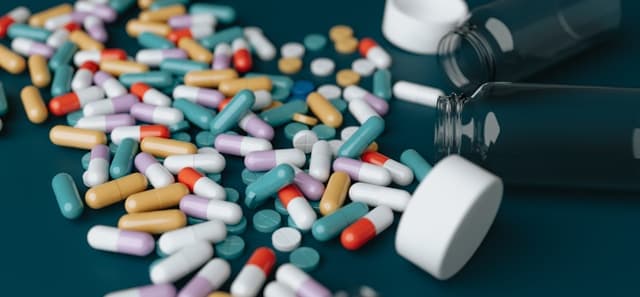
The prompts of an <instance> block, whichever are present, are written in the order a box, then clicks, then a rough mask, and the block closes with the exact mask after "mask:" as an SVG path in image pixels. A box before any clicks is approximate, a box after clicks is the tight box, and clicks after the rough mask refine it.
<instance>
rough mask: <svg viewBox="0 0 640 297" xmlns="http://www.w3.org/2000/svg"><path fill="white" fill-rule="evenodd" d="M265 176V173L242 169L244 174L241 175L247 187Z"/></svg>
mask: <svg viewBox="0 0 640 297" xmlns="http://www.w3.org/2000/svg"><path fill="white" fill-rule="evenodd" d="M263 174H264V173H262V172H256V171H251V170H249V169H246V168H245V169H242V173H241V174H240V175H241V176H242V182H243V183H244V184H245V185H249V184H251V183H253V182H254V181H256V180H257V179H258V178H259V177H261V176H262V175H263Z"/></svg>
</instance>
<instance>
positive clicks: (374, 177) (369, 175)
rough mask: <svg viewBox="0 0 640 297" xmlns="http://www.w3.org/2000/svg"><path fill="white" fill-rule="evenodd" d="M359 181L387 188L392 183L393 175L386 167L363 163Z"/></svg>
mask: <svg viewBox="0 0 640 297" xmlns="http://www.w3.org/2000/svg"><path fill="white" fill-rule="evenodd" d="M357 180H358V181H362V182H366V183H371V184H375V185H381V186H386V185H388V184H390V183H391V174H389V170H387V169H385V168H384V167H380V166H378V165H373V164H369V163H364V162H363V163H362V166H361V167H360V172H359V173H358V178H357Z"/></svg>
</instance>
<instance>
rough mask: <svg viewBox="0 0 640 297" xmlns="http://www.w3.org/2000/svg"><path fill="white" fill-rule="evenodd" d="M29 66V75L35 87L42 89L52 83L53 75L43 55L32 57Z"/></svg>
mask: <svg viewBox="0 0 640 297" xmlns="http://www.w3.org/2000/svg"><path fill="white" fill-rule="evenodd" d="M27 64H28V65H29V75H30V76H31V82H32V83H33V85H34V86H36V87H39V88H42V87H46V86H48V85H49V83H51V73H50V72H49V68H48V66H47V59H46V58H45V57H44V56H41V55H32V56H30V57H29V59H28V62H27Z"/></svg>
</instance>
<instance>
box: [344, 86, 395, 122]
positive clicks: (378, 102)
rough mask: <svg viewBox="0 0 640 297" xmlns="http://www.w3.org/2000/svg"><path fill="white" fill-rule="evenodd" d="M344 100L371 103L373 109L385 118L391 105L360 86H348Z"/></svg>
mask: <svg viewBox="0 0 640 297" xmlns="http://www.w3.org/2000/svg"><path fill="white" fill-rule="evenodd" d="M342 95H343V96H344V99H345V100H347V101H349V102H350V101H351V100H353V99H362V100H364V101H365V102H367V103H369V105H370V106H371V108H373V110H375V111H376V112H377V113H378V114H379V115H381V116H384V115H385V114H387V112H388V111H389V103H387V101H386V100H384V99H382V98H380V97H378V96H376V95H374V94H371V93H370V92H369V91H367V90H365V89H363V88H362V87H359V86H348V87H346V88H345V89H344V91H343V92H342Z"/></svg>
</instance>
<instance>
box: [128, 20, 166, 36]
mask: <svg viewBox="0 0 640 297" xmlns="http://www.w3.org/2000/svg"><path fill="white" fill-rule="evenodd" d="M125 29H126V31H127V34H129V36H131V37H138V36H139V35H140V34H141V33H144V32H149V33H153V34H156V35H158V36H162V37H164V36H167V35H169V33H170V32H171V27H169V25H167V24H164V23H157V22H146V21H141V20H136V19H132V20H129V21H128V22H127V25H126V28H125Z"/></svg>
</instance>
